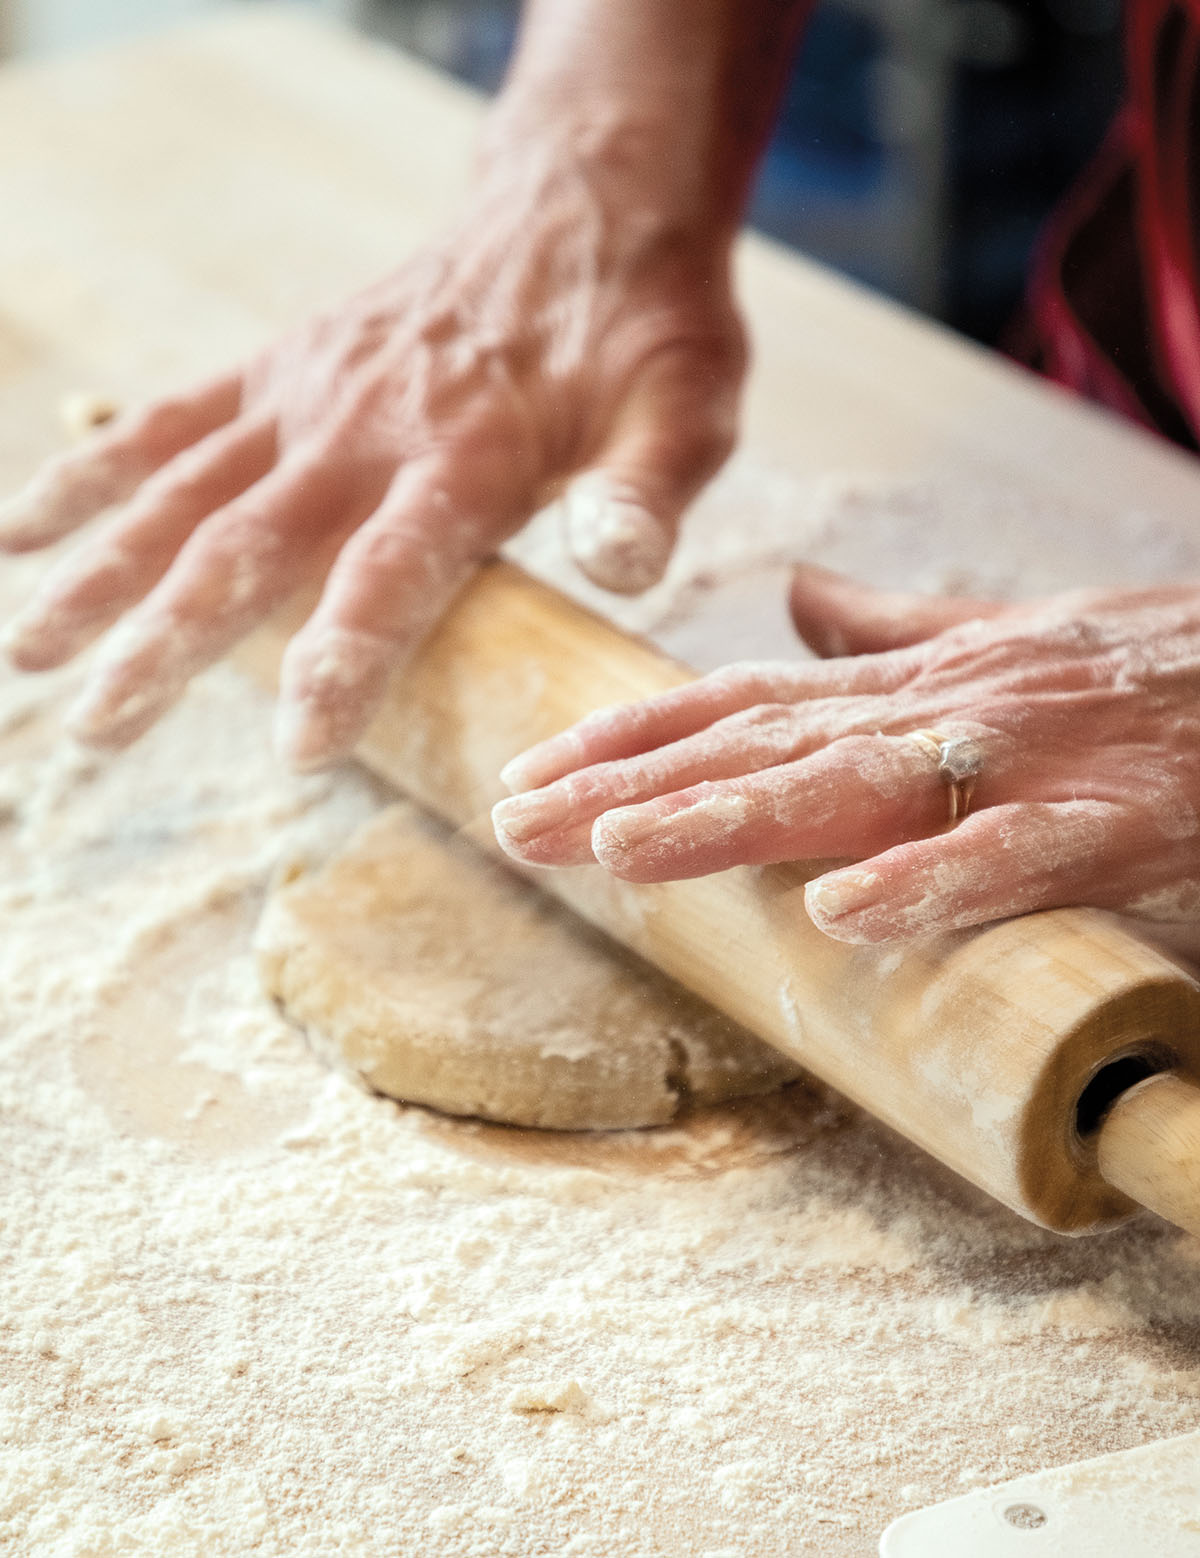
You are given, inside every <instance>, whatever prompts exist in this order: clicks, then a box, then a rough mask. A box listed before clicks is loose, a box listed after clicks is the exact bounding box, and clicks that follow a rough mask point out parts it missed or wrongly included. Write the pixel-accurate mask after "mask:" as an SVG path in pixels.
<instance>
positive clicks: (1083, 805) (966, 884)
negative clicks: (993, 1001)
mask: <svg viewBox="0 0 1200 1558" xmlns="http://www.w3.org/2000/svg"><path fill="white" fill-rule="evenodd" d="M1124 820H1127V819H1125V815H1124V813H1123V812H1122V811H1121V810H1120V808H1118V807H1117V806H1114V805H1112V804H1110V803H1108V802H1104V801H1091V800H1088V801H1064V802H1058V803H1047V802H1018V803H1015V804H1012V805H1006V806H996V807H993V808H991V809H989V810H986V811H979V812H976V813H974V814H973V815H972V816H970V817H968V818H967V819H966V821H965V822H963V823H961V824H960V825H959V826H958V827H957V828H955V829H954V830H953V831H952V832H950V833H946V834H942V835H941V836H939V837H937V838H925V839H921V840H919V841H916V842H912V843H905V844H901V845H899V846H898V847H896V848H894V849H889V850H887V851H886V852H885V853H883V854H880V855H877V856H876V857H875V858H874V859H872V860H867V861H865V862H864V863H863V864H862V865H857V866H850V867H848V868H846V869H844V870H840V871H831V872H829V873H827V874H826V875H825V876H821V877H817V878H815V879H814V880H813V881H811V882H810V883H809V884H808V888H807V890H806V894H805V902H806V905H807V908H808V912H809V915H810V917H811V918H812V921H813V923H814V925H816V926H817V927H818V928H819V929H820V930H823V931H824V932H825V933H826V935H828V936H832V937H834V938H835V939H836V940H838V941H848V942H856V943H859V942H877V941H890V940H892V939H894V938H897V937H906V936H918V935H927V934H934V933H936V932H940V931H950V930H960V929H963V928H965V927H967V926H970V925H981V924H984V923H986V922H987V921H989V920H1000V919H1008V918H1010V917H1011V916H1013V915H1016V914H1029V913H1032V912H1033V911H1034V910H1036V909H1053V908H1061V907H1063V906H1066V905H1069V904H1078V903H1088V902H1093V903H1096V902H1099V903H1104V902H1106V901H1108V898H1107V894H1108V884H1109V882H1110V881H1111V878H1112V876H1113V871H1114V862H1115V860H1116V858H1117V853H1118V850H1117V839H1118V837H1119V835H1120V832H1121V829H1122V825H1123V821H1124Z"/></svg>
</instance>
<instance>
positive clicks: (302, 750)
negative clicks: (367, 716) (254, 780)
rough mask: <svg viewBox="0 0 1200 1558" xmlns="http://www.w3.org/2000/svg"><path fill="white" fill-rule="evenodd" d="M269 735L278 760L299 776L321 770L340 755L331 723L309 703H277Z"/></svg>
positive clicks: (334, 730) (324, 713) (328, 718)
mask: <svg viewBox="0 0 1200 1558" xmlns="http://www.w3.org/2000/svg"><path fill="white" fill-rule="evenodd" d="M271 734H272V741H273V745H274V747H275V755H276V757H278V759H279V761H280V762H281V763H286V764H287V766H288V767H289V768H294V769H296V770H297V771H298V772H301V773H308V772H310V771H311V770H313V769H316V768H324V767H325V766H326V765H328V764H329V763H332V762H334V761H335V760H336V759H337V758H339V757H340V756H341V755H342V753H341V750H340V745H339V743H338V741H337V733H336V729H335V722H334V720H333V719H332V718H331V717H330V716H329V714H328V713H327V712H326V711H325V710H323V709H320V708H317V707H315V706H314V705H312V704H309V703H300V702H288V703H280V704H279V705H278V706H277V707H276V710H275V720H274V724H273V727H272V732H271Z"/></svg>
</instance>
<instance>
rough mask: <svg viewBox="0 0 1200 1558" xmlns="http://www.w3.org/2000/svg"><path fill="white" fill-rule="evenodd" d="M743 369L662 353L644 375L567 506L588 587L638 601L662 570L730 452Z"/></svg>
mask: <svg viewBox="0 0 1200 1558" xmlns="http://www.w3.org/2000/svg"><path fill="white" fill-rule="evenodd" d="M740 380H741V367H740V362H739V361H738V360H737V359H735V358H733V357H728V358H724V359H719V360H718V359H714V362H713V364H712V366H711V370H710V372H709V373H707V374H705V373H701V372H698V371H697V367H696V362H695V360H694V357H693V356H692V354H691V353H688V354H685V353H683V352H680V351H671V352H664V353H662V354H661V355H660V356H659V357H658V358H656V359H654V360H653V361H652V362H651V363H650V364H649V365H648V366H647V367H646V369H645V370H644V371H643V374H642V377H641V379H640V380H639V382H638V384H637V385H636V387H635V389H634V390H633V392H632V394H631V395H630V398H629V400H628V402H627V403H626V405H625V407H624V408H623V411H622V414H621V417H620V419H619V422H618V425H617V427H616V428H615V429H614V431H613V434H612V436H611V437H610V439H609V441H608V444H607V446H606V447H605V448H604V450H603V451H602V452H601V453H600V455H599V457H598V459H597V460H596V462H595V464H594V465H593V466H592V468H591V469H590V470H588V471H586V472H585V473H584V474H583V475H581V476H578V477H576V478H575V480H574V481H573V482H572V483H571V484H570V486H569V487H568V489H567V492H566V495H565V497H564V500H563V521H564V526H565V531H566V541H567V549H568V551H569V552H570V553H571V556H572V557H573V558H574V559H575V561H576V563H577V564H578V565H579V567H580V569H581V570H582V571H583V572H584V573H585V574H586V575H587V577H588V578H589V579H591V581H592V582H593V583H594V584H598V585H600V586H602V588H604V589H606V590H613V591H615V592H617V593H618V594H622V595H636V594H638V593H639V592H640V591H642V590H646V589H649V587H650V586H651V585H652V584H655V583H657V581H658V580H659V579H661V578H662V576H663V574H664V572H665V571H666V567H667V563H668V561H669V560H670V556H671V550H672V548H673V547H674V545H675V537H676V535H677V533H678V530H679V521H680V518H681V516H682V514H683V511H684V509H685V508H686V507H687V506H688V504H689V503H690V502H691V501H692V498H693V497H694V496H695V495H696V493H697V492H698V491H699V490H700V488H701V487H702V486H703V485H704V483H705V482H706V481H707V480H708V479H709V477H710V476H712V475H713V474H714V473H715V472H716V471H717V470H718V469H719V468H720V466H721V465H722V464H724V462H725V459H726V457H727V456H728V454H729V452H730V450H731V449H732V448H733V444H734V438H735V433H736V426H737V392H738V386H739V384H740Z"/></svg>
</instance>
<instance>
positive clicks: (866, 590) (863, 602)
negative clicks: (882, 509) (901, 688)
mask: <svg viewBox="0 0 1200 1558" xmlns="http://www.w3.org/2000/svg"><path fill="white" fill-rule="evenodd" d="M788 604H789V606H790V608H791V613H792V621H793V623H794V624H795V627H796V631H797V633H799V635H800V637H801V638H802V639H803V640H804V642H805V643H806V644H807V645H808V647H809V648H810V649H811V650H813V651H814V653H816V654H818V655H822V656H824V657H827V658H832V657H834V656H839V655H865V654H878V653H880V652H882V651H884V650H888V649H904V648H906V647H907V646H908V645H910V644H919V643H922V642H923V641H924V640H925V639H927V638H933V637H935V636H936V635H937V634H938V633H941V632H944V631H945V629H946V628H952V627H956V626H957V625H958V624H959V623H960V622H975V621H978V620H979V619H980V618H982V617H997V616H999V615H1000V614H1001V613H1002V612H1005V611H1008V610H1010V608H1009V607H1008V606H1005V605H1002V604H1001V603H1000V602H998V601H987V600H978V599H976V598H975V597H973V596H970V595H918V594H914V593H911V592H909V591H907V590H877V589H874V588H873V587H872V586H871V585H869V584H859V583H858V582H857V580H855V579H849V578H847V577H846V575H845V574H842V573H834V572H833V571H832V570H831V569H829V568H818V567H817V566H816V564H815V563H807V564H805V566H804V567H802V568H798V569H797V570H796V572H795V573H794V574H793V575H792V587H791V592H790V595H789V601H788Z"/></svg>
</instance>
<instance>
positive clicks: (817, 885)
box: [493, 568, 1200, 942]
mask: <svg viewBox="0 0 1200 1558" xmlns="http://www.w3.org/2000/svg"><path fill="white" fill-rule="evenodd" d="M792 614H793V617H794V618H795V621H796V625H797V627H798V629H799V631H800V633H801V634H802V636H803V637H804V638H805V639H806V640H807V641H808V642H809V643H810V644H811V645H813V647H814V648H816V649H817V650H818V651H820V652H823V653H832V652H836V655H837V656H838V658H834V659H828V660H823V661H813V662H795V663H791V662H779V663H764V664H743V665H735V666H730V667H727V668H725V669H724V670H721V671H717V672H714V673H713V674H712V675H710V676H705V677H701V678H700V679H699V680H697V681H695V682H691V683H689V684H688V685H687V686H684V687H681V688H678V689H676V690H674V691H671V692H668V693H665V694H663V695H661V696H660V697H657V698H651V699H647V700H646V701H644V702H641V703H634V704H628V705H622V706H618V707H616V708H613V709H607V710H600V711H599V712H597V713H596V714H593V715H590V716H589V717H588V718H586V719H584V720H581V721H580V722H579V723H578V724H577V725H575V726H574V727H573V728H572V729H570V730H568V731H565V732H564V733H563V734H561V735H558V736H555V737H552V738H551V739H550V740H549V741H546V742H543V743H541V745H539V746H537V747H534V748H532V749H531V750H530V751H529V752H527V753H524V754H523V755H522V756H521V757H519V758H517V759H516V760H515V761H514V762H513V763H511V764H510V765H509V766H508V768H506V770H505V774H504V777H505V780H506V782H507V783H508V784H509V786H510V788H512V789H514V790H517V791H529V792H531V793H528V794H516V795H514V796H513V797H512V798H511V799H508V800H504V801H501V802H500V803H499V805H497V807H496V808H495V811H494V813H493V817H494V823H495V828H496V835H497V838H498V840H499V842H500V844H501V845H502V847H503V848H504V849H505V851H506V852H507V853H508V854H509V855H510V856H512V857H513V858H514V859H516V860H518V861H520V862H521V863H522V864H526V865H530V864H532V865H541V866H568V865H578V864H581V863H584V862H586V861H590V860H597V861H599V863H600V864H601V865H602V866H604V867H605V868H606V869H607V870H609V871H610V872H612V873H613V874H614V875H615V876H619V877H623V878H625V879H626V880H628V881H633V882H662V881H671V880H678V879H680V878H683V877H694V876H704V875H707V874H708V873H710V872H713V871H721V870H724V869H725V868H727V867H730V866H737V865H763V864H767V863H770V862H775V861H781V860H846V859H852V860H855V861H858V862H859V864H856V865H852V866H849V867H846V866H841V867H839V868H837V869H834V870H830V871H828V872H827V873H826V874H825V875H823V876H819V877H817V878H816V879H815V880H813V881H811V882H810V883H809V885H808V889H807V904H808V909H809V913H810V915H811V916H812V919H813V920H814V922H815V923H816V924H817V925H818V926H819V927H820V929H822V930H823V931H825V932H826V933H827V934H829V935H830V936H833V937H836V938H837V939H838V940H841V941H850V942H879V941H886V940H889V939H891V938H894V937H903V936H910V935H914V934H917V933H922V932H934V931H944V930H950V929H955V928H959V927H963V926H968V925H975V924H980V923H982V922H984V921H987V920H993V919H999V918H1004V917H1007V916H1010V915H1015V914H1023V913H1027V912H1030V911H1033V910H1036V909H1045V908H1053V907H1060V906H1064V905H1069V904H1092V905H1096V906H1098V907H1102V908H1110V909H1118V910H1121V911H1124V912H1126V913H1130V914H1134V915H1139V916H1142V917H1145V918H1147V919H1151V920H1157V921H1176V922H1178V921H1184V920H1192V919H1200V584H1189V585H1178V586H1171V587H1163V588H1159V589H1153V590H1142V591H1136V592H1134V591H1121V592H1099V591H1079V592H1072V593H1070V594H1065V595H1059V596H1054V597H1051V598H1049V599H1047V600H1044V601H1039V602H1036V603H1034V604H1031V605H1022V606H1016V607H1001V606H997V605H995V604H994V603H988V602H983V601H977V600H968V599H948V598H946V599H938V598H932V597H925V596H911V595H894V594H884V593H882V592H879V591H875V590H869V589H866V588H865V587H862V586H860V585H857V584H853V583H851V582H850V581H849V580H846V579H844V578H841V577H840V576H838V575H835V574H830V573H828V572H826V571H825V570H823V569H817V568H805V569H802V570H801V571H800V572H799V573H798V574H797V576H796V579H795V582H794V585H793V589H792ZM919 731H933V732H935V733H936V735H937V736H938V737H940V738H946V739H953V738H957V737H967V738H969V739H970V740H972V741H974V742H975V743H976V744H977V751H978V754H979V756H980V759H981V766H980V771H979V774H978V779H977V782H976V784H975V788H974V793H973V796H972V809H971V811H970V814H969V815H968V816H967V817H966V819H965V820H964V821H960V822H958V823H957V825H955V826H953V827H948V826H947V822H948V818H949V809H948V808H949V798H950V790H949V788H948V786H947V784H945V783H944V782H943V781H942V779H941V778H940V777H939V771H938V766H937V761H936V758H935V756H933V755H932V753H934V752H935V751H936V745H933V746H931V744H930V743H929V742H928V740H920V739H919V740H915V741H914V740H912V739H911V736H912V734H913V733H914V732H919ZM535 787H536V788H535Z"/></svg>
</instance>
